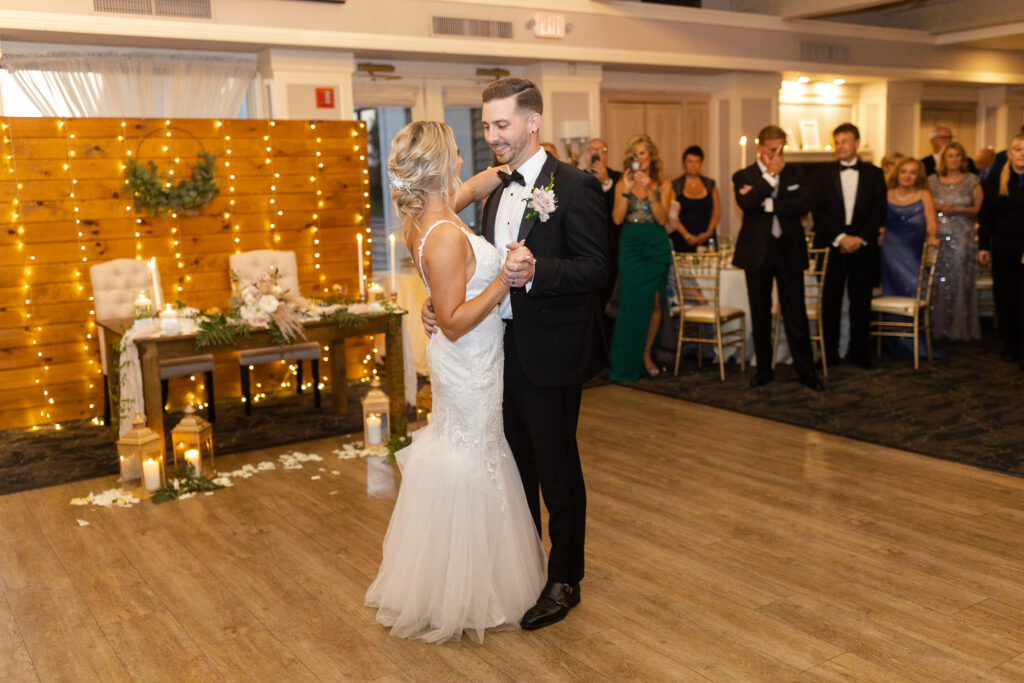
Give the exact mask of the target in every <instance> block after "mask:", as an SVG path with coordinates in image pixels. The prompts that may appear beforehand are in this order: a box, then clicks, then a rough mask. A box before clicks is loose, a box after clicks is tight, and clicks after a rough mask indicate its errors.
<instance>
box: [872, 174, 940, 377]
mask: <svg viewBox="0 0 1024 683" xmlns="http://www.w3.org/2000/svg"><path fill="white" fill-rule="evenodd" d="M887 183H888V185H889V193H888V208H887V210H886V214H885V236H884V238H883V239H882V294H884V295H886V296H914V294H915V292H916V291H917V274H918V271H919V270H920V269H921V250H922V248H923V247H924V244H925V242H926V241H927V242H928V244H938V243H939V240H938V238H937V236H936V234H937V233H936V223H935V202H934V201H933V200H932V193H931V192H930V191H929V190H928V181H927V180H926V179H925V174H924V166H923V165H922V164H921V162H920V161H918V160H917V159H912V158H906V159H902V160H901V161H899V163H897V165H896V168H895V169H894V170H893V173H892V175H890V176H889V178H888V181H887ZM885 341H886V346H887V348H888V349H889V352H890V353H891V354H892V355H893V356H894V357H896V358H911V357H912V356H913V355H914V347H913V346H911V343H912V342H911V340H910V339H905V338H895V339H894V338H891V337H887V338H886V340H885ZM917 341H918V343H919V344H921V345H922V346H921V348H922V349H923V348H924V339H918V340H917ZM933 355H935V354H934V353H933Z"/></svg>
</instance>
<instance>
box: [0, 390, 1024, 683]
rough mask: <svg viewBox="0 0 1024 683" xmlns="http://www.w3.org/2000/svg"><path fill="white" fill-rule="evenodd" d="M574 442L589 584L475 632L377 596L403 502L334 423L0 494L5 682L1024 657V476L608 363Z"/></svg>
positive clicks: (803, 671) (871, 668)
mask: <svg viewBox="0 0 1024 683" xmlns="http://www.w3.org/2000/svg"><path fill="white" fill-rule="evenodd" d="M880 419H884V416H880ZM580 442H581V450H582V452H583V454H584V470H585V474H586V478H587V485H588V493H589V510H588V541H587V561H588V574H587V578H586V580H585V581H584V583H583V590H582V593H583V602H582V603H581V605H580V606H579V607H578V608H577V609H575V610H574V611H573V612H572V614H571V615H570V617H569V618H568V619H566V620H565V621H564V622H562V623H561V624H558V625H556V626H553V627H550V628H547V629H543V630H541V631H537V632H532V633H524V632H512V633H496V634H491V635H489V636H487V637H486V638H485V641H484V644H483V645H482V646H481V645H476V644H474V643H472V642H469V641H468V640H466V639H463V641H461V642H459V643H455V644H448V645H443V646H432V645H426V644H421V643H417V642H406V641H401V640H397V639H393V638H391V637H389V636H388V634H387V632H386V631H385V630H384V628H383V627H381V626H379V625H378V624H377V623H376V622H375V621H374V618H373V616H374V615H373V611H372V610H370V609H368V608H366V607H363V606H362V601H363V593H364V591H365V590H366V587H367V585H368V584H369V582H370V581H371V579H372V578H373V576H374V574H375V572H376V567H377V562H378V561H379V557H380V546H381V540H382V537H383V534H384V531H385V529H386V527H387V522H388V517H389V515H390V512H391V507H392V505H393V500H389V499H382V498H368V497H367V494H366V480H367V463H366V461H364V460H338V459H337V457H336V456H335V455H334V454H333V453H332V450H333V449H334V448H337V447H338V445H339V441H338V440H336V439H330V440H323V441H317V442H311V443H306V444H301V445H299V446H294V447H283V448H273V449H268V450H266V451H260V452H253V453H249V454H244V455H235V456H226V457H224V458H222V459H218V465H219V467H220V468H221V469H225V470H230V469H234V468H237V467H239V466H240V465H241V464H243V463H252V464H256V463H258V462H260V461H262V460H267V459H274V458H276V456H277V455H279V454H281V453H286V452H290V451H293V450H300V451H303V452H314V453H319V454H320V455H322V456H323V458H324V462H323V463H319V464H317V463H306V465H305V467H304V469H302V470H290V471H286V470H283V469H280V468H279V469H277V470H274V471H270V472H264V473H260V474H257V475H255V476H253V477H252V478H250V479H236V480H235V482H236V487H235V488H232V489H227V490H223V491H218V492H217V493H216V494H214V495H212V496H198V497H195V498H192V499H189V500H184V501H178V502H172V503H168V504H165V505H159V506H156V505H151V504H150V503H148V502H143V503H142V504H140V505H138V506H136V507H135V508H132V509H117V508H114V509H99V508H84V507H73V506H70V505H69V504H68V503H69V500H70V499H71V498H72V497H75V496H81V495H85V494H86V493H88V492H89V491H90V490H92V491H97V492H98V491H99V490H102V489H105V488H108V487H110V486H112V485H113V478H107V479H96V480H91V481H88V482H78V483H76V484H68V485H63V486H57V487H52V488H48V489H40V490H35V491H28V492H24V493H17V494H13V495H8V496H2V497H0V588H2V594H0V681H2V682H4V683H7V682H8V681H36V680H40V681H56V680H66V681H86V680H89V681H127V680H138V681H175V680H180V681H220V680H224V681H243V680H244V681H306V680H310V681H312V680H330V681H337V680H356V681H442V680H473V681H478V680H479V681H563V680H565V681H702V680H716V681H720V680H729V681H732V680H742V681H851V680H859V681H903V680H909V681H915V680H916V681H938V680H958V681H959V680H986V681H1019V680H1022V678H1024V582H1022V580H1021V577H1022V576H1024V533H1022V528H1024V480H1021V479H1017V478H1014V477H1010V476H1006V475H999V474H993V473H989V472H985V471H981V470H977V469H972V468H969V467H965V466H961V465H957V464H954V463H949V462H945V461H940V460H934V459H930V458H927V457H923V456H918V455H913V454H909V453H904V452H900V451H895V450H891V449H886V448H880V447H877V446H873V445H869V444H864V443H859V442H854V441H849V440H845V439H841V438H837V437H832V436H828V435H825V434H821V433H817V432H810V431H807V430H803V429H800V428H797V427H791V426H787V425H781V424H776V423H772V422H767V421H765V420H760V419H756V418H750V417H746V416H743V415H738V414H735V413H728V412H724V411H721V410H717V409H714V408H709V407H705V406H700V405H695V404H690V403H684V402H681V401H677V400H673V399H669V398H664V397H659V396H656V395H653V394H648V393H643V392H639V391H633V390H630V389H627V388H623V387H617V386H605V387H600V388H597V389H592V390H588V391H587V392H585V393H584V400H583V414H582V419H581V422H580ZM111 457H114V453H113V449H111ZM319 467H323V468H324V470H325V471H322V472H321V471H319V469H318V468H319ZM333 471H338V472H339V474H338V475H334V474H332V472H333ZM314 475H320V477H321V478H320V479H318V480H313V479H311V476H314ZM76 519H84V520H87V521H89V522H90V524H89V526H79V525H78V523H77V522H76Z"/></svg>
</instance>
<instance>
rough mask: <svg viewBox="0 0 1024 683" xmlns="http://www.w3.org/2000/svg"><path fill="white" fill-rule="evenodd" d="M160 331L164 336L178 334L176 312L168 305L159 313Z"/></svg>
mask: <svg viewBox="0 0 1024 683" xmlns="http://www.w3.org/2000/svg"><path fill="white" fill-rule="evenodd" d="M160 331H161V332H163V333H164V334H178V312H177V311H176V310H174V309H173V308H171V305H170V304H167V308H165V309H164V310H162V311H160Z"/></svg>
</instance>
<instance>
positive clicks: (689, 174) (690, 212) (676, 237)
mask: <svg viewBox="0 0 1024 683" xmlns="http://www.w3.org/2000/svg"><path fill="white" fill-rule="evenodd" d="M703 165H704V150H702V149H701V148H700V147H698V146H697V145H691V146H690V147H687V148H686V151H685V152H683V169H684V170H685V173H683V175H681V176H679V177H678V178H676V179H675V180H673V181H672V189H673V190H674V191H675V195H676V201H678V202H679V213H678V214H677V217H678V221H672V224H673V225H674V226H675V230H674V231H673V232H671V233H669V237H670V238H671V239H672V248H673V249H674V250H675V251H690V252H692V251H697V247H699V246H701V245H708V246H709V247H713V246H714V237H715V230H716V229H717V228H718V220H719V217H720V216H721V206H720V203H719V200H718V188H717V187H716V186H715V181H714V180H712V179H711V178H707V177H705V176H702V175H701V174H700V171H701V166H703Z"/></svg>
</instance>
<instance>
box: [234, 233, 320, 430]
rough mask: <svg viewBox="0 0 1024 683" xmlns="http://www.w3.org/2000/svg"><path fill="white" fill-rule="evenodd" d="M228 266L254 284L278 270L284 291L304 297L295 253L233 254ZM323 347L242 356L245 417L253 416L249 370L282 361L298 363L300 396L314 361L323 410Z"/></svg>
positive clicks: (315, 394) (259, 351)
mask: <svg viewBox="0 0 1024 683" xmlns="http://www.w3.org/2000/svg"><path fill="white" fill-rule="evenodd" d="M228 263H229V264H230V266H231V270H232V271H234V272H235V273H237V274H238V278H239V279H240V280H243V281H245V280H252V279H254V278H255V277H256V276H257V275H259V274H260V273H266V272H268V271H269V270H270V269H271V267H276V268H277V271H278V273H280V275H281V279H280V281H279V284H280V285H281V289H283V290H285V291H288V292H291V293H293V294H300V293H301V292H300V291H299V266H298V263H297V262H296V260H295V252H294V251H274V250H273V249H258V250H256V251H247V252H244V253H242V254H232V255H231V256H230V257H229V259H228ZM320 353H321V351H320V344H319V343H318V342H303V343H299V344H292V345H290V346H285V347H277V346H267V347H264V348H260V349H247V350H245V351H239V352H238V369H239V372H240V373H241V379H242V395H243V396H244V397H245V414H246V415H252V389H251V388H250V385H249V368H250V366H253V365H259V364H261V363H276V362H279V361H282V360H283V361H289V362H294V363H295V367H296V371H295V381H296V385H297V389H296V392H297V393H299V394H301V393H302V361H304V360H308V361H310V366H311V370H312V374H313V402H314V403H315V405H316V407H317V408H319V407H320Z"/></svg>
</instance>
